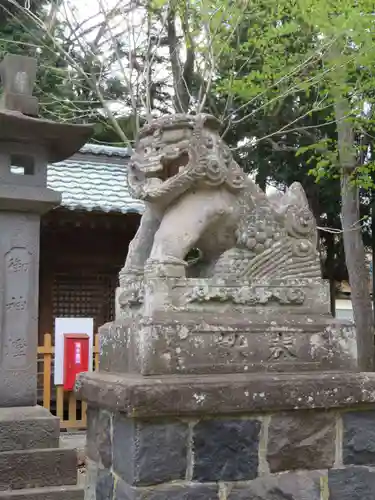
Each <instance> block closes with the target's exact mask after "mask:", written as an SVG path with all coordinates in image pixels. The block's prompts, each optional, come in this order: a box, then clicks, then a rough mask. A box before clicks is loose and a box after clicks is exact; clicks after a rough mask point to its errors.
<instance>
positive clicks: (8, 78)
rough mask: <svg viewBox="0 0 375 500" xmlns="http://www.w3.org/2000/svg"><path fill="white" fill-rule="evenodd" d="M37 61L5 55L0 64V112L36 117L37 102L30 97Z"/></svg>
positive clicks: (15, 55)
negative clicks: (1, 88) (0, 83)
mask: <svg viewBox="0 0 375 500" xmlns="http://www.w3.org/2000/svg"><path fill="white" fill-rule="evenodd" d="M36 72H37V61H36V59H34V58H33V57H27V56H21V55H17V54H7V55H6V56H5V58H4V60H3V61H2V63H1V64H0V78H1V82H2V85H3V95H2V96H1V100H0V110H8V111H18V112H20V113H23V114H24V115H29V116H38V100H37V98H36V97H34V96H33V95H32V93H33V88H34V84H35V79H36Z"/></svg>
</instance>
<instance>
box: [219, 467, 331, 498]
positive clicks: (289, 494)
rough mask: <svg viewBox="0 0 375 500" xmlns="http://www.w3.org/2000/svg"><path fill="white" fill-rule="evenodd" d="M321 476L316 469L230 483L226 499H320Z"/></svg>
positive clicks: (322, 474) (321, 473)
mask: <svg viewBox="0 0 375 500" xmlns="http://www.w3.org/2000/svg"><path fill="white" fill-rule="evenodd" d="M323 476H324V473H323V472H318V471H316V472H295V473H288V474H275V475H272V476H265V477H261V478H257V479H255V480H254V481H251V482H250V483H248V484H246V485H241V486H236V485H230V486H229V488H228V489H229V494H228V497H227V500H322V499H323V496H322V495H321V485H320V481H321V478H323ZM324 498H325V497H324Z"/></svg>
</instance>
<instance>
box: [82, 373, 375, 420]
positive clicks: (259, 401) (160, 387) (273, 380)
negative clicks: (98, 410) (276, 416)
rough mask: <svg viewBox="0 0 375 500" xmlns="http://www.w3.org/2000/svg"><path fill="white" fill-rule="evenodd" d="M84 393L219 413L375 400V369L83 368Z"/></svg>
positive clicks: (126, 409) (153, 408) (161, 409)
mask: <svg viewBox="0 0 375 500" xmlns="http://www.w3.org/2000/svg"><path fill="white" fill-rule="evenodd" d="M76 388H77V391H78V395H79V397H81V398H82V399H84V400H86V401H89V402H90V403H91V404H93V405H96V406H101V407H102V408H109V409H115V410H117V411H121V412H123V413H124V414H125V415H128V416H131V417H133V416H140V417H149V416H154V417H155V416H163V415H215V414H216V413H220V414H230V413H253V412H259V411H260V412H262V411H264V412H265V411H270V410H272V411H278V410H294V409H295V410H297V409H299V410H301V409H311V408H347V407H348V406H351V407H355V406H356V405H361V404H369V403H370V404H374V403H375V390H374V389H375V373H350V372H342V373H333V372H326V373H314V374H311V373H306V374H302V373H301V374H298V375H296V374H277V375H276V374H249V375H246V374H236V375H216V376H213V375H211V376H205V377H193V376H184V377H181V376H180V377H176V376H165V377H163V379H162V383H161V379H160V377H141V376H134V375H125V374H124V375H119V374H109V373H101V372H95V373H84V374H81V375H79V377H78V382H77V384H76Z"/></svg>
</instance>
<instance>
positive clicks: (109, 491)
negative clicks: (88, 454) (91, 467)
mask: <svg viewBox="0 0 375 500" xmlns="http://www.w3.org/2000/svg"><path fill="white" fill-rule="evenodd" d="M113 488H114V478H113V475H112V474H111V472H110V471H109V470H106V469H100V470H98V476H97V480H96V485H95V494H96V497H95V498H96V500H112V498H113Z"/></svg>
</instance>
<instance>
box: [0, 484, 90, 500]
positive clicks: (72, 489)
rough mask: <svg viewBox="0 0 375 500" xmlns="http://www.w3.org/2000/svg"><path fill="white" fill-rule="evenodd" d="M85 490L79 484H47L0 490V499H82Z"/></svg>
mask: <svg viewBox="0 0 375 500" xmlns="http://www.w3.org/2000/svg"><path fill="white" fill-rule="evenodd" d="M84 495H85V492H84V490H83V488H80V487H79V486H48V487H46V488H31V489H28V488H27V489H23V490H14V491H3V492H0V500H83V499H84Z"/></svg>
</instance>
